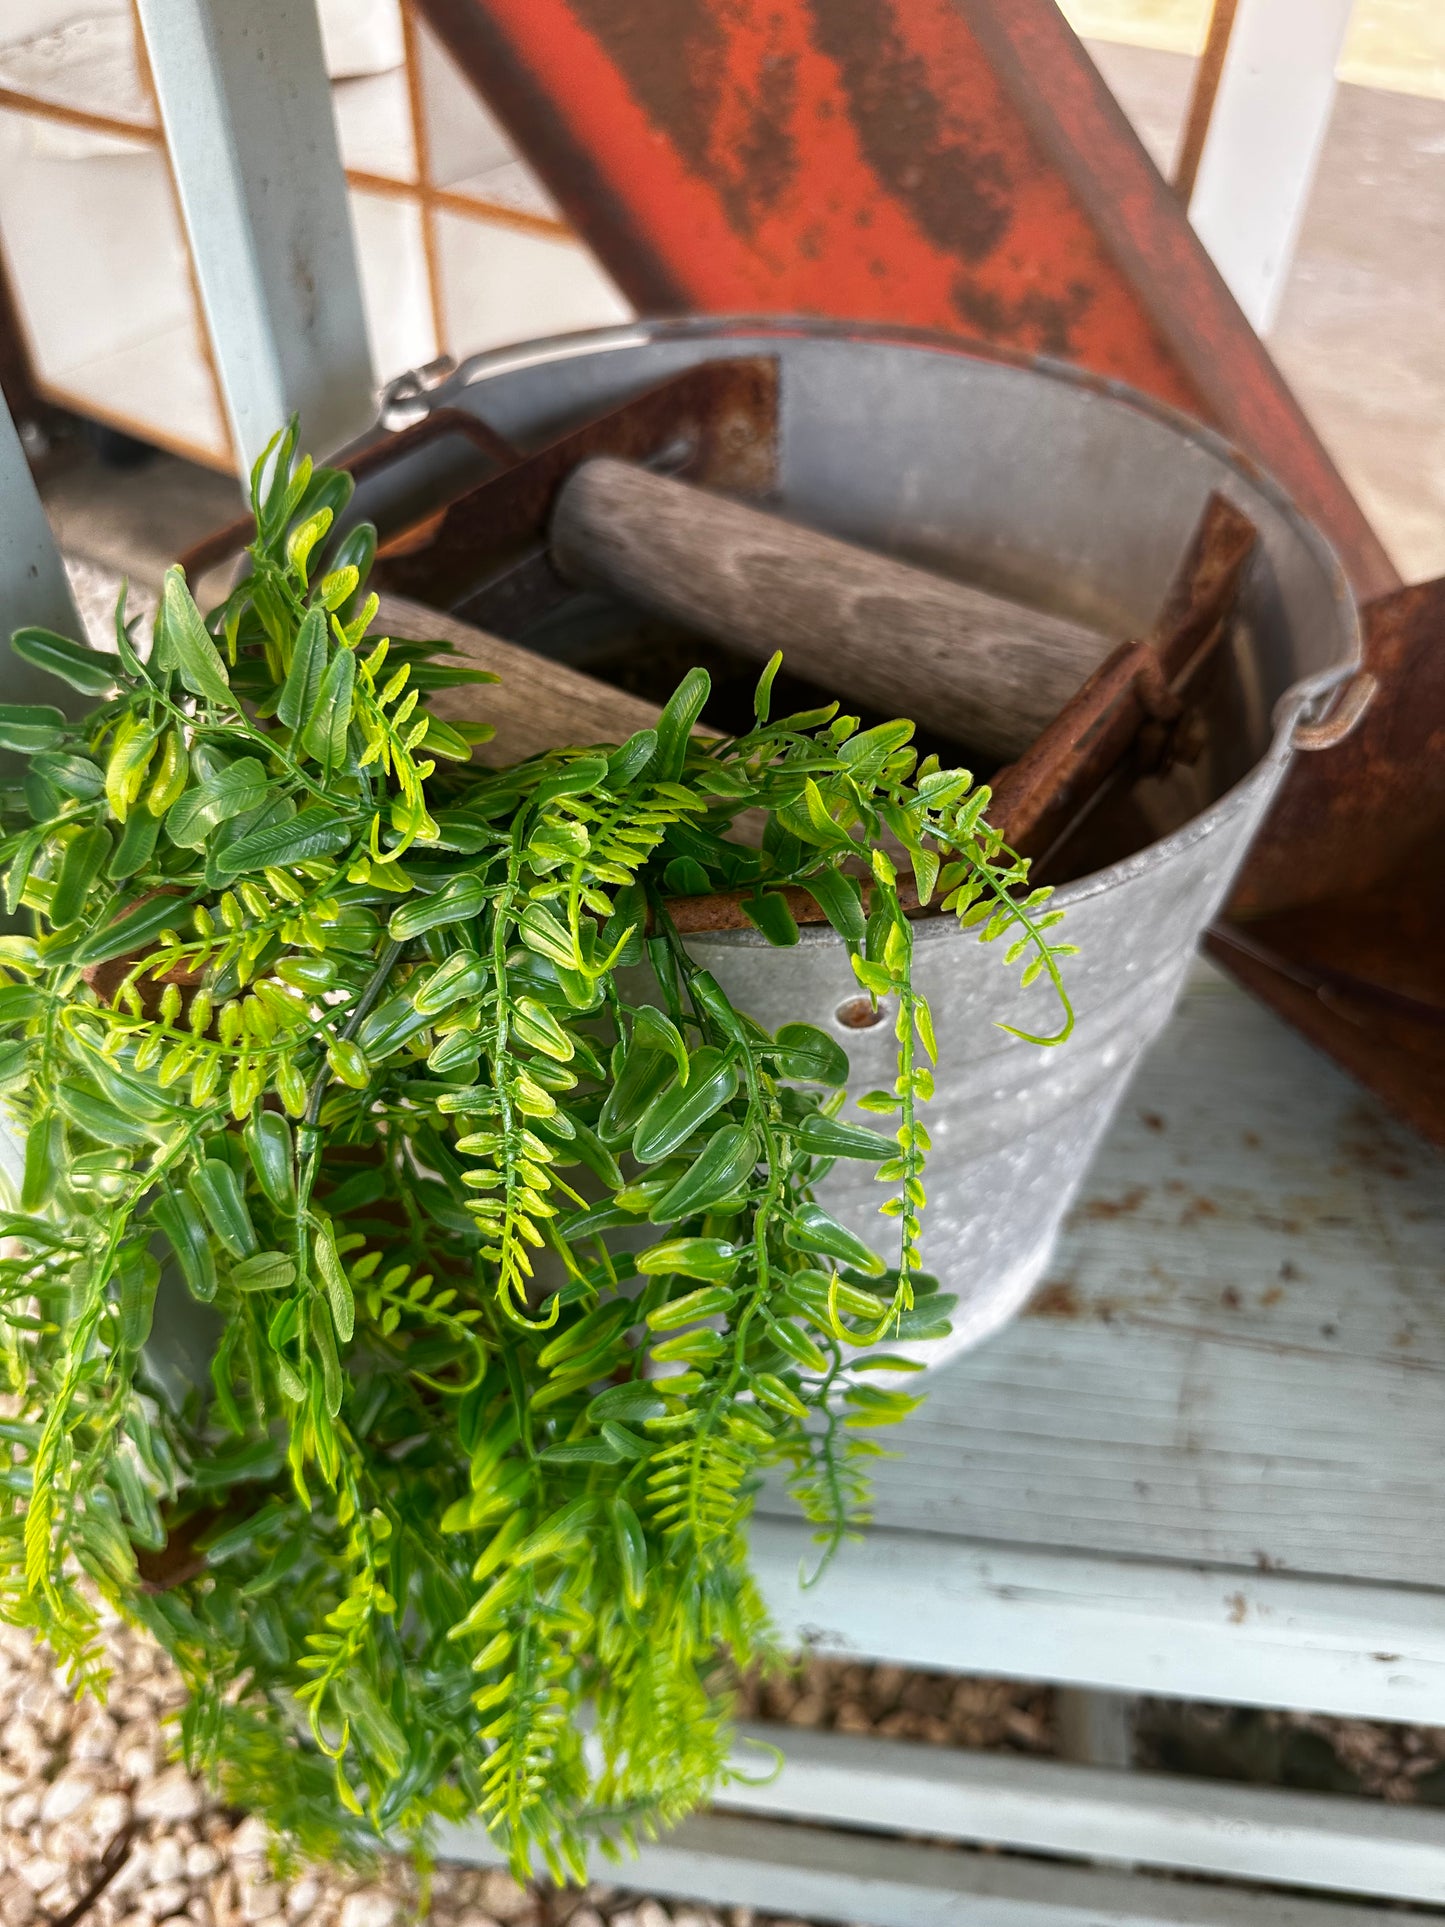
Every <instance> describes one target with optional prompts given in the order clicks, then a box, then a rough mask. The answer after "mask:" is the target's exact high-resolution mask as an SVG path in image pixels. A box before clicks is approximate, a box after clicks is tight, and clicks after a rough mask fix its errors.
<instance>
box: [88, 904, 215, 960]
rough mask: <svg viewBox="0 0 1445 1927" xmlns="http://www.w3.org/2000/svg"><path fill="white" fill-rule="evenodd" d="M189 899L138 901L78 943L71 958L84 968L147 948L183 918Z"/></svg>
mask: <svg viewBox="0 0 1445 1927" xmlns="http://www.w3.org/2000/svg"><path fill="white" fill-rule="evenodd" d="M189 901H190V899H189V898H186V897H153V898H152V899H151V900H150V901H149V902H148V903H141V904H137V905H135V906H134V907H132V908H131V909H129V910H127V912H126V913H125V915H124V916H121V917H118V918H117V919H116V920H115V922H114V923H108V924H105V925H103V926H102V928H101V929H99V930H97V931H95V932H94V933H93V934H92V935H91V936H89V937H87V938H86V939H85V940H84V942H83V943H81V944H79V945H78V946H77V947H76V950H75V952H74V954H73V956H72V958H71V961H72V962H73V963H75V964H76V965H77V966H79V967H81V968H84V967H86V966H88V965H90V964H99V963H109V961H110V959H111V958H112V957H123V956H125V955H126V953H127V952H128V951H131V950H144V949H145V947H146V945H147V944H148V943H150V941H151V939H152V938H153V937H158V936H159V935H160V933H161V932H162V930H166V929H173V928H174V927H175V925H176V924H178V923H179V922H180V921H181V919H182V918H183V917H184V916H185V914H186V909H187V906H188V904H189Z"/></svg>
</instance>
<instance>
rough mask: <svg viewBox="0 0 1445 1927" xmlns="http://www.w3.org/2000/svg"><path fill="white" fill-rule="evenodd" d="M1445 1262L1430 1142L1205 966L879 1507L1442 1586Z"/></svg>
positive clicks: (1096, 1546)
mask: <svg viewBox="0 0 1445 1927" xmlns="http://www.w3.org/2000/svg"><path fill="white" fill-rule="evenodd" d="M927 1241H928V1233H927V1220H926V1217H925V1225H924V1244H925V1254H926V1253H927V1249H928V1242H927ZM1442 1253H1445V1158H1442V1157H1441V1155H1440V1154H1439V1153H1438V1152H1436V1151H1434V1150H1432V1149H1431V1148H1430V1147H1429V1146H1427V1145H1425V1144H1424V1143H1423V1142H1421V1141H1420V1140H1418V1139H1416V1138H1414V1137H1413V1136H1412V1135H1411V1134H1410V1133H1409V1132H1407V1131H1406V1130H1404V1129H1403V1128H1402V1127H1400V1126H1398V1125H1396V1124H1395V1123H1393V1121H1392V1120H1391V1119H1390V1118H1389V1117H1388V1116H1387V1114H1386V1113H1385V1112H1384V1111H1383V1110H1382V1108H1381V1107H1380V1106H1379V1105H1378V1104H1376V1103H1375V1102H1374V1101H1373V1100H1372V1099H1370V1098H1369V1097H1367V1096H1366V1095H1365V1094H1364V1093H1363V1092H1362V1091H1361V1090H1360V1088H1359V1086H1358V1085H1356V1084H1354V1083H1353V1082H1352V1081H1351V1080H1350V1079H1349V1078H1347V1077H1346V1076H1345V1075H1344V1074H1343V1073H1342V1072H1341V1071H1339V1070H1338V1069H1336V1067H1335V1066H1334V1065H1333V1064H1331V1063H1330V1062H1329V1061H1328V1060H1327V1059H1326V1058H1324V1057H1322V1056H1321V1055H1319V1054H1318V1053H1317V1052H1315V1051H1312V1050H1311V1049H1310V1048H1309V1047H1308V1046H1307V1045H1306V1044H1305V1043H1303V1042H1302V1040H1301V1039H1300V1038H1298V1037H1297V1036H1295V1035H1294V1034H1293V1033H1292V1032H1291V1031H1288V1030H1287V1029H1286V1028H1285V1027H1284V1026H1283V1025H1282V1024H1280V1023H1279V1022H1278V1021H1277V1020H1276V1019H1275V1018H1274V1017H1273V1016H1272V1015H1271V1014H1270V1013H1269V1012H1268V1011H1266V1010H1263V1009H1261V1008H1260V1007H1259V1006H1258V1005H1256V1004H1254V1003H1252V1002H1251V1001H1250V1000H1249V999H1248V998H1246V997H1245V996H1244V995H1243V994H1242V993H1241V992H1239V991H1238V990H1237V989H1235V987H1234V986H1233V985H1231V984H1230V983H1228V982H1227V981H1226V980H1225V979H1224V978H1222V977H1221V976H1219V975H1218V974H1217V973H1216V972H1214V971H1212V970H1211V969H1209V968H1208V967H1206V966H1202V965H1201V966H1200V967H1199V969H1198V971H1197V973H1196V974H1195V976H1194V977H1193V978H1192V980H1191V982H1190V985H1189V987H1188V989H1187V991H1186V993H1185V997H1184V1000H1183V1002H1182V1004H1181V1006H1180V1009H1179V1011H1178V1012H1177V1014H1176V1016H1175V1018H1174V1020H1173V1022H1172V1023H1171V1025H1170V1027H1169V1029H1168V1030H1167V1031H1166V1032H1165V1034H1164V1036H1163V1037H1162V1038H1161V1039H1160V1042H1159V1044H1158V1045H1157V1046H1156V1047H1155V1048H1154V1050H1153V1051H1151V1053H1150V1054H1149V1056H1148V1058H1147V1059H1146V1061H1145V1063H1144V1065H1143V1067H1142V1069H1141V1071H1140V1073H1139V1076H1138V1078H1137V1080H1136V1082H1135V1084H1134V1085H1133V1086H1132V1088H1131V1090H1130V1092H1129V1094H1128V1096H1127V1097H1126V1099H1125V1102H1124V1104H1123V1106H1122V1107H1121V1110H1120V1113H1119V1115H1118V1117H1117V1118H1116V1120H1115V1122H1114V1125H1113V1127H1112V1128H1111V1131H1110V1133H1109V1135H1108V1137H1107V1139H1106V1141H1105V1143H1104V1145H1103V1146H1102V1148H1101V1150H1100V1152H1099V1155H1098V1157H1097V1159H1096V1161H1095V1164H1094V1167H1093V1170H1092V1172H1091V1174H1090V1176H1089V1179H1088V1180H1087V1182H1086V1185H1085V1188H1084V1191H1083V1193H1082V1195H1081V1198H1080V1200H1079V1203H1078V1206H1077V1208H1076V1209H1075V1211H1074V1212H1073V1214H1072V1216H1071V1218H1070V1220H1069V1223H1068V1226H1067V1227H1066V1230H1065V1233H1064V1236H1063V1238H1062V1239H1061V1242H1060V1245H1059V1247H1058V1250H1057V1251H1056V1253H1055V1256H1054V1259H1053V1261H1052V1263H1051V1265H1050V1268H1049V1271H1048V1272H1047V1273H1046V1277H1045V1283H1044V1285H1043V1287H1042V1288H1041V1291H1040V1294H1039V1296H1038V1298H1037V1300H1036V1303H1035V1307H1034V1309H1033V1311H1032V1313H1031V1314H1030V1315H1028V1316H1025V1317H1024V1318H1022V1319H1020V1320H1019V1321H1018V1322H1017V1323H1015V1324H1014V1325H1013V1326H1012V1327H1010V1328H1009V1329H1008V1330H1006V1331H1004V1332H1001V1333H1000V1334H998V1336H997V1337H995V1338H994V1339H992V1340H990V1341H989V1343H988V1344H986V1345H985V1346H983V1347H982V1348H981V1349H980V1350H979V1351H977V1352H975V1353H972V1354H970V1355H969V1356H968V1357H966V1358H963V1359H961V1360H959V1361H957V1362H956V1363H955V1364H953V1365H951V1366H950V1367H949V1368H948V1369H947V1370H946V1371H943V1372H940V1373H938V1374H937V1375H936V1376H934V1377H932V1378H930V1379H929V1380H928V1381H927V1383H926V1389H927V1391H928V1394H929V1396H928V1400H927V1402H926V1404H925V1405H924V1407H923V1409H922V1410H921V1411H920V1412H918V1413H917V1414H916V1415H915V1416H914V1417H913V1418H912V1419H910V1420H909V1423H908V1424H907V1425H906V1426H904V1427H901V1428H900V1429H899V1431H898V1432H897V1433H895V1434H894V1435H893V1436H892V1437H891V1438H890V1440H889V1444H890V1446H891V1447H894V1448H896V1449H897V1450H898V1451H899V1453H900V1457H899V1458H897V1459H896V1460H890V1461H885V1462H884V1463H883V1464H881V1465H880V1466H878V1468H877V1470H876V1474H875V1483H876V1488H877V1504H876V1507H875V1516H876V1518H877V1519H878V1521H879V1523H880V1524H881V1525H883V1526H887V1527H904V1528H908V1529H911V1530H921V1531H925V1532H929V1533H937V1534H948V1535H957V1536H960V1537H963V1538H966V1539H970V1540H1000V1541H1006V1542H1012V1543H1016V1544H1022V1545H1028V1546H1046V1545H1054V1546H1059V1547H1072V1548H1075V1549H1078V1550H1081V1551H1093V1552H1102V1553H1107V1554H1111V1555H1114V1554H1117V1555H1126V1556H1132V1557H1140V1558H1160V1559H1167V1560H1172V1561H1174V1562H1176V1563H1183V1564H1196V1565H1197V1564H1202V1563H1211V1564H1218V1565H1225V1566H1236V1567H1241V1568H1249V1567H1253V1566H1256V1565H1265V1566H1268V1567H1271V1568H1275V1569H1285V1570H1290V1571H1294V1572H1313V1573H1316V1574H1321V1575H1328V1576H1333V1577H1342V1578H1350V1579H1361V1580H1368V1581H1372V1582H1380V1583H1384V1584H1386V1585H1392V1584H1401V1585H1425V1586H1436V1587H1441V1588H1445V1530H1442V1525H1445V1494H1442V1484H1441V1476H1440V1468H1441V1466H1442V1465H1445V1290H1442V1284H1445V1261H1442ZM764 1504H765V1506H766V1507H767V1508H768V1509H769V1510H770V1511H772V1510H776V1511H777V1512H779V1513H780V1514H782V1515H785V1516H786V1515H788V1514H789V1511H790V1508H789V1507H788V1504H787V1502H786V1500H784V1499H781V1498H777V1497H774V1496H773V1495H768V1496H767V1497H766V1498H765V1500H764ZM1231 1590H1232V1588H1231ZM1378 1644H1379V1645H1380V1646H1381V1647H1385V1646H1386V1645H1387V1644H1388V1642H1385V1641H1380V1642H1378Z"/></svg>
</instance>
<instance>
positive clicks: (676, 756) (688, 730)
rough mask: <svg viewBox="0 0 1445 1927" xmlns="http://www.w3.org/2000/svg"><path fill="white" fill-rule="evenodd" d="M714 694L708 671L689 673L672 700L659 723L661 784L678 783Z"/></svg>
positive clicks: (658, 745) (658, 750)
mask: <svg viewBox="0 0 1445 1927" xmlns="http://www.w3.org/2000/svg"><path fill="white" fill-rule="evenodd" d="M711 694H712V679H711V678H710V677H709V675H708V673H707V671H706V670H705V669H689V670H688V672H687V674H686V675H685V676H684V677H683V679H682V681H681V682H680V683H679V684H678V686H677V688H676V689H675V690H674V691H673V693H672V695H671V697H669V699H668V702H667V706H666V707H665V708H664V710H663V712H662V714H661V715H660V716H659V717H658V719H657V768H656V776H657V778H658V780H659V781H660V782H663V783H675V782H676V781H677V779H678V777H679V776H681V774H682V769H683V764H684V763H685V762H686V760H687V746H688V743H689V741H690V740H691V737H692V731H693V725H694V724H695V723H696V722H697V719H698V717H699V716H701V714H702V712H703V707H704V705H705V704H706V702H707V699H708V697H709V696H710V695H711Z"/></svg>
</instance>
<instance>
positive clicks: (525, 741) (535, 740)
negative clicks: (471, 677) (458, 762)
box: [372, 595, 658, 769]
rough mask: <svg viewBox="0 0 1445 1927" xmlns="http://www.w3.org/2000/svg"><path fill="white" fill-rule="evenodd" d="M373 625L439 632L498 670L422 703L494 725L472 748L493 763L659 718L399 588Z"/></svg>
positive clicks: (613, 739) (622, 737) (610, 738)
mask: <svg viewBox="0 0 1445 1927" xmlns="http://www.w3.org/2000/svg"><path fill="white" fill-rule="evenodd" d="M372 627H373V629H374V630H376V631H377V632H378V633H379V634H381V635H390V636H397V637H408V638H410V639H411V640H412V641H414V642H421V641H425V640H428V639H430V638H431V637H434V636H440V637H442V638H444V639H445V640H446V641H448V642H450V643H452V644H454V645H455V647H456V648H457V650H458V651H459V652H460V654H461V655H462V656H463V657H464V658H465V659H466V661H467V663H468V665H469V666H470V667H471V668H473V669H488V670H490V671H491V672H492V674H493V675H495V676H500V677H501V679H502V680H501V681H500V682H499V683H490V684H477V683H471V684H465V685H463V686H462V687H461V688H460V689H442V690H438V691H437V693H436V694H435V695H433V696H430V697H429V698H428V699H427V707H428V708H429V709H431V710H433V711H434V712H435V713H436V714H437V715H438V716H442V717H455V718H460V719H462V720H463V721H466V722H488V723H492V724H494V725H495V727H496V731H497V733H496V735H495V736H494V737H493V738H492V740H491V741H490V742H489V743H484V744H483V745H482V746H481V748H480V749H479V750H478V752H477V755H478V759H479V760H480V761H481V762H483V763H486V764H488V765H489V766H490V767H491V768H493V769H497V768H500V767H501V766H502V765H503V764H505V763H519V762H521V761H522V760H523V759H524V758H525V757H528V756H535V755H537V754H538V753H539V752H540V751H542V750H544V749H560V748H563V747H564V746H566V745H569V744H573V743H576V744H586V743H621V742H625V741H626V739H627V738H628V737H629V736H631V735H633V734H634V732H635V731H637V730H639V729H647V728H649V727H650V726H651V725H652V724H653V723H655V722H656V721H657V715H658V712H657V710H656V709H655V708H654V707H653V705H652V704H651V703H644V702H640V701H639V700H638V698H637V697H636V696H629V695H627V694H626V692H625V691H623V690H621V689H613V688H611V687H610V686H609V685H608V684H607V683H604V682H598V681H597V679H596V677H594V676H584V675H581V674H580V673H579V672H578V671H577V670H575V669H569V668H568V667H567V665H566V664H565V663H560V662H551V661H549V660H548V658H547V657H545V656H538V655H534V654H533V652H532V651H531V650H530V649H520V648H518V646H517V645H516V643H513V642H503V640H502V638H501V637H500V636H491V635H488V634H487V633H486V632H485V631H484V630H481V629H473V628H471V627H470V626H469V625H468V624H467V623H465V622H458V621H457V620H456V618H455V617H454V616H447V615H442V614H440V613H439V612H438V611H437V610H435V609H428V608H426V607H425V606H424V605H423V604H422V603H420V602H410V601H408V600H407V599H406V597H404V596H392V595H388V596H383V597H382V598H381V609H380V612H379V613H378V615H377V619H376V621H375V622H374V623H373V625H372Z"/></svg>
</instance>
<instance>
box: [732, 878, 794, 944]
mask: <svg viewBox="0 0 1445 1927" xmlns="http://www.w3.org/2000/svg"><path fill="white" fill-rule="evenodd" d="M743 915H744V916H745V917H746V918H747V920H748V922H749V923H751V924H752V925H753V926H754V927H755V928H756V929H758V930H761V931H762V933H763V935H764V936H765V937H766V938H767V940H768V942H769V943H770V944H774V945H776V946H777V947H778V948H779V949H788V948H790V947H791V946H792V945H793V944H795V943H796V942H797V941H798V926H797V924H796V923H795V922H794V920H793V913H792V911H791V910H790V909H789V907H788V899H787V898H786V897H785V896H784V895H783V893H782V891H781V890H765V891H763V892H762V893H761V894H760V895H754V896H750V897H744V898H743Z"/></svg>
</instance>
